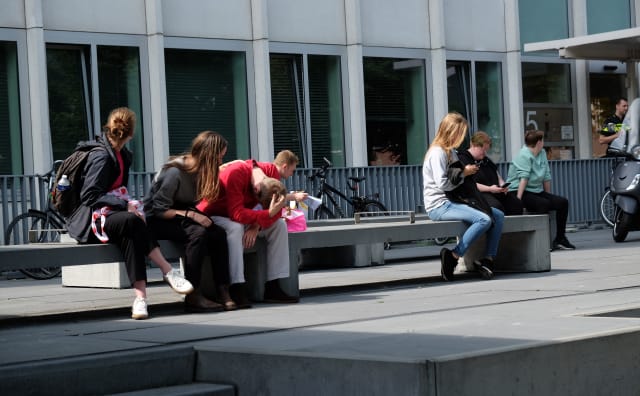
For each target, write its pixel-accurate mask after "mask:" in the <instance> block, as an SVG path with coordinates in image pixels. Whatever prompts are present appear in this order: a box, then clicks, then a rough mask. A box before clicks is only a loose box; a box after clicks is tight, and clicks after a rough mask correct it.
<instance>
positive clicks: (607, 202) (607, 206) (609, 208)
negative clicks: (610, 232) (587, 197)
mask: <svg viewBox="0 0 640 396" xmlns="http://www.w3.org/2000/svg"><path fill="white" fill-rule="evenodd" d="M600 216H602V220H604V221H605V223H607V224H608V225H609V226H610V227H613V224H614V223H615V219H616V217H615V216H616V205H615V202H614V200H613V197H612V196H611V190H609V189H607V191H606V192H605V193H604V195H603V196H602V200H601V201H600Z"/></svg>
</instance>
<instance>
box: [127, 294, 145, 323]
mask: <svg viewBox="0 0 640 396" xmlns="http://www.w3.org/2000/svg"><path fill="white" fill-rule="evenodd" d="M148 317H149V312H147V299H146V298H142V297H136V299H135V300H133V307H131V318H132V319H146V318H148Z"/></svg>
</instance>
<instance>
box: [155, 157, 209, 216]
mask: <svg viewBox="0 0 640 396" xmlns="http://www.w3.org/2000/svg"><path fill="white" fill-rule="evenodd" d="M196 188H197V187H196V177H195V175H194V174H190V173H187V172H184V171H182V170H180V169H178V168H176V167H170V168H167V169H164V170H161V171H160V172H159V173H158V175H157V176H156V178H155V180H154V182H153V186H151V190H150V191H149V194H148V195H147V197H146V198H145V200H144V211H145V214H146V215H147V216H157V217H160V216H161V215H162V213H164V212H165V211H167V210H168V209H188V208H193V207H195V205H196V204H197V202H196V200H197V195H196Z"/></svg>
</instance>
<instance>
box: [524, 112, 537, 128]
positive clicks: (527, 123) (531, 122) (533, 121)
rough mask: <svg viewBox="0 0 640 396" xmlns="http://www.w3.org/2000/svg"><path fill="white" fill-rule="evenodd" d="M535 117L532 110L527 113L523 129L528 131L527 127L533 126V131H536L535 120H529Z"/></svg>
mask: <svg viewBox="0 0 640 396" xmlns="http://www.w3.org/2000/svg"><path fill="white" fill-rule="evenodd" d="M535 115H536V111H534V110H529V111H527V122H526V124H524V126H525V129H529V128H528V126H529V125H533V129H534V130H536V131H537V130H538V123H537V122H536V121H535V120H532V119H530V117H533V116H535Z"/></svg>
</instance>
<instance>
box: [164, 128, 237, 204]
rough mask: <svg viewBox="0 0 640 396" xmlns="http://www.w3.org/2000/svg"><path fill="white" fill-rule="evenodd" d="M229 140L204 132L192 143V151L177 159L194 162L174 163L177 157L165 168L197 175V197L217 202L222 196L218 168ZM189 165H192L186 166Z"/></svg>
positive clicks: (211, 132)
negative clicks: (182, 158) (181, 158)
mask: <svg viewBox="0 0 640 396" xmlns="http://www.w3.org/2000/svg"><path fill="white" fill-rule="evenodd" d="M227 146H228V143H227V140H226V139H225V138H224V137H223V136H222V135H220V134H219V133H216V132H213V131H203V132H200V133H199V134H198V136H196V137H195V138H194V139H193V141H192V142H191V150H190V151H189V152H188V153H186V154H181V155H179V156H177V157H181V156H182V157H185V160H186V159H191V160H192V161H184V162H182V163H181V162H178V161H172V159H175V158H176V157H172V158H170V159H169V162H168V163H167V164H165V166H164V167H165V168H169V167H172V166H174V167H176V168H179V169H182V170H183V171H185V172H189V173H194V174H195V175H196V186H197V192H196V194H197V197H198V199H199V200H200V199H206V200H208V201H215V200H216V199H217V198H218V196H219V195H220V181H219V180H218V173H219V171H218V167H219V166H220V155H221V154H222V153H223V152H224V150H226V149H227ZM187 163H189V164H190V165H189V166H188V165H186V164H187Z"/></svg>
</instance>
